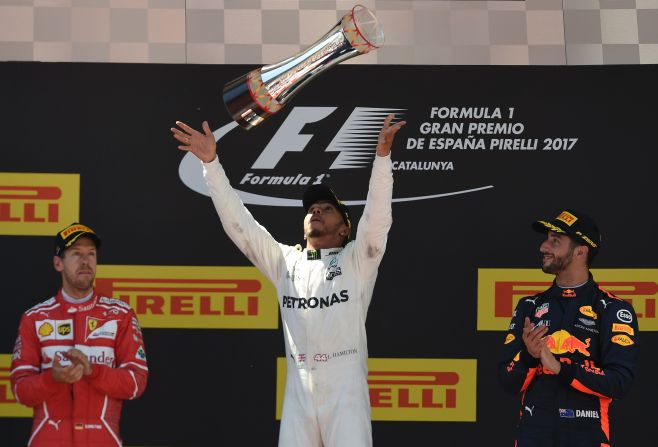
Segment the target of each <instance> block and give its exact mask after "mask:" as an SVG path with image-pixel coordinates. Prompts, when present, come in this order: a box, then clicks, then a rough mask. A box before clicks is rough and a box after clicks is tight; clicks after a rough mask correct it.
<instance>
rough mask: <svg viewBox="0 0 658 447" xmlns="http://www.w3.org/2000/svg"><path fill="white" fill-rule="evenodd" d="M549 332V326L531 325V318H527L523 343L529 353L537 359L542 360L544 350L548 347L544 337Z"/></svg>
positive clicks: (524, 324)
mask: <svg viewBox="0 0 658 447" xmlns="http://www.w3.org/2000/svg"><path fill="white" fill-rule="evenodd" d="M547 332H548V326H545V325H541V326H535V325H534V324H532V323H530V318H528V317H525V321H524V322H523V336H522V338H523V342H524V343H525V347H526V350H527V351H528V353H529V354H530V355H531V356H533V357H534V358H536V359H538V358H540V356H541V351H542V348H543V347H544V346H545V345H546V339H545V338H544V336H545V335H546V333H547Z"/></svg>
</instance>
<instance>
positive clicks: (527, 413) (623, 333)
mask: <svg viewBox="0 0 658 447" xmlns="http://www.w3.org/2000/svg"><path fill="white" fill-rule="evenodd" d="M533 228H534V229H535V231H538V232H541V233H545V234H546V235H547V236H546V240H545V241H544V242H543V243H542V244H541V246H540V252H541V254H542V257H543V261H542V270H543V271H544V272H545V273H550V274H554V275H555V281H554V282H553V285H552V286H551V287H550V288H549V289H548V290H546V291H544V292H542V293H539V294H537V295H535V296H531V297H526V298H523V299H521V301H519V303H518V305H517V306H516V310H515V311H514V314H513V317H512V321H511V324H510V326H509V331H508V333H507V335H506V337H505V341H504V346H503V350H502V358H501V361H500V363H499V367H498V376H499V379H500V382H501V384H502V386H503V388H504V389H505V390H507V391H509V392H511V393H519V392H520V393H522V395H523V397H522V401H521V411H520V414H521V416H520V420H519V424H518V428H517V443H516V446H517V447H549V446H550V447H557V446H569V447H571V446H573V447H603V446H610V445H611V444H610V429H609V427H610V422H609V416H608V409H609V407H610V404H611V403H612V401H613V399H617V398H620V397H623V396H624V395H625V394H626V393H627V392H628V390H629V389H630V387H631V384H632V382H633V378H634V375H635V374H634V370H635V364H636V360H637V353H638V344H639V340H638V323H637V317H636V315H635V311H634V310H633V307H632V306H631V305H630V304H628V303H627V302H625V301H623V300H621V299H619V298H617V297H616V296H614V295H613V294H611V293H610V292H607V291H605V290H604V289H602V288H601V287H600V286H599V285H598V284H597V283H596V282H595V281H594V278H593V277H592V275H591V274H590V272H589V266H590V265H591V261H592V258H593V257H594V255H596V253H597V252H598V249H599V246H600V244H601V238H600V233H599V230H598V227H597V225H596V224H595V223H594V221H593V220H592V219H591V218H590V217H588V216H586V215H584V214H582V213H580V212H578V211H575V210H565V211H562V212H561V213H560V214H559V215H558V216H557V217H556V218H555V219H553V220H551V221H546V220H540V221H537V222H535V223H534V224H533Z"/></svg>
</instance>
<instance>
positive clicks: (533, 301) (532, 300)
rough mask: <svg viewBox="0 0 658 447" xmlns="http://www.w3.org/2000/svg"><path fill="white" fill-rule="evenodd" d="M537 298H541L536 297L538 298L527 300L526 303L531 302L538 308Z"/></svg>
mask: <svg viewBox="0 0 658 447" xmlns="http://www.w3.org/2000/svg"><path fill="white" fill-rule="evenodd" d="M537 298H539V297H538V296H536V297H534V298H526V299H525V300H526V301H530V302H531V303H532V304H534V305H535V306H536V305H537V303H536V301H537Z"/></svg>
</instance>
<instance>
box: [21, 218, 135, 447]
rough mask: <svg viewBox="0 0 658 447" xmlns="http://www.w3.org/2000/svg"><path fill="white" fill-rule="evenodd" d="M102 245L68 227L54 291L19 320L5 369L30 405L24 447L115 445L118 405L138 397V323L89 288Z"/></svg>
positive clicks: (86, 231)
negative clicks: (31, 411)
mask: <svg viewBox="0 0 658 447" xmlns="http://www.w3.org/2000/svg"><path fill="white" fill-rule="evenodd" d="M100 245H101V240H100V238H99V237H98V235H97V234H96V233H95V232H94V231H93V230H92V229H91V228H89V227H87V226H86V225H82V224H80V223H73V224H71V225H69V226H68V227H66V228H64V229H63V230H62V231H60V232H58V233H57V235H56V236H55V256H54V257H53V266H54V268H55V270H56V271H58V272H59V273H60V274H61V277H62V287H61V289H60V290H59V291H58V292H57V294H56V295H55V296H54V297H52V298H50V299H48V300H46V301H44V302H42V303H40V304H37V305H36V306H34V307H32V308H31V309H29V310H27V311H26V312H25V313H24V314H23V317H22V319H21V322H20V326H19V329H18V337H17V339H16V344H15V345H14V353H13V356H12V364H11V384H12V390H13V392H14V395H15V396H16V399H17V400H18V401H19V402H20V403H22V404H23V405H26V406H28V407H33V408H34V420H33V424H32V434H31V436H30V439H29V441H28V442H27V445H28V446H32V447H39V446H42V447H50V446H70V447H86V446H89V447H92V446H93V447H111V446H121V445H122V444H121V438H120V437H119V417H120V414H121V405H122V401H123V400H127V399H135V398H137V397H139V396H140V395H141V394H142V393H143V392H144V389H145V387H146V381H147V376H148V368H147V365H146V354H145V352H144V341H143V340H142V332H141V329H140V327H139V323H138V322H137V318H136V316H135V314H134V312H133V311H132V309H131V308H130V306H128V305H127V304H126V303H125V302H123V301H120V300H117V299H113V298H108V297H105V296H103V295H101V294H100V293H98V292H97V291H96V290H94V278H95V277H96V262H97V259H98V249H99V247H100Z"/></svg>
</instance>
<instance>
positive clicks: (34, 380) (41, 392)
mask: <svg viewBox="0 0 658 447" xmlns="http://www.w3.org/2000/svg"><path fill="white" fill-rule="evenodd" d="M11 387H12V390H13V392H14V396H15V397H16V400H18V402H20V403H22V404H23V405H26V406H28V407H35V406H37V405H39V404H40V403H41V402H43V401H45V400H46V399H48V398H49V397H51V396H53V395H54V394H55V393H57V392H58V391H60V390H65V389H67V388H68V387H69V385H68V384H65V383H58V382H55V379H53V376H52V373H51V370H50V369H47V370H45V371H41V345H40V343H39V339H38V338H37V336H36V331H35V325H34V321H33V320H32V319H31V318H30V317H28V316H27V315H25V314H23V317H22V318H21V322H20V325H19V327H18V337H16V343H15V345H14V353H13V355H12V360H11Z"/></svg>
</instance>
